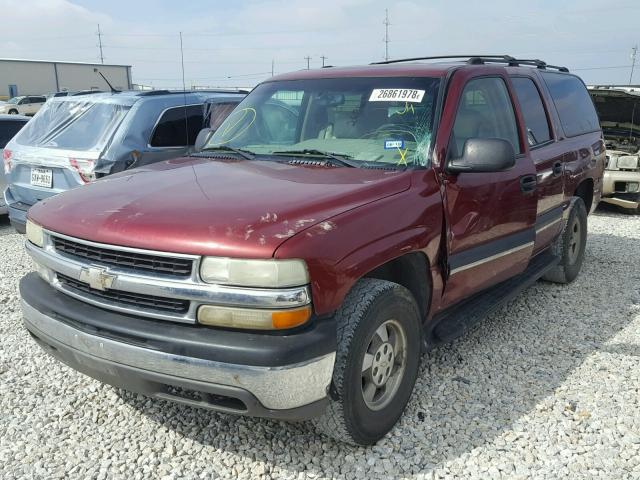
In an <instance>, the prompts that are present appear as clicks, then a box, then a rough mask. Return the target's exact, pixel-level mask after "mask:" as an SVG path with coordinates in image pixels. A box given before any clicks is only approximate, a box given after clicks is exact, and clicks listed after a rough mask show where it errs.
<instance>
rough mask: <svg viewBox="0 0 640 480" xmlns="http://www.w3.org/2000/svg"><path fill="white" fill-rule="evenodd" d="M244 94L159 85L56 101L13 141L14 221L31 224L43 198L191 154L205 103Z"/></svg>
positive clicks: (8, 158)
mask: <svg viewBox="0 0 640 480" xmlns="http://www.w3.org/2000/svg"><path fill="white" fill-rule="evenodd" d="M244 96H245V95H244V94H243V93H238V92H227V91H197V92H186V93H185V92H170V91H167V90H160V91H158V90H155V91H148V92H133V91H131V92H117V93H97V94H93V95H81V96H66V97H58V98H53V99H51V100H49V102H47V105H46V107H45V108H44V109H43V110H42V111H41V112H40V113H39V114H38V115H37V116H36V117H35V118H34V119H33V121H32V122H30V123H29V127H28V128H26V129H25V130H23V131H22V132H20V135H18V136H16V138H14V139H13V140H12V141H11V142H10V143H9V145H7V151H8V153H7V154H6V155H5V164H6V165H8V167H7V168H6V171H8V174H7V182H8V183H9V186H8V188H7V189H6V190H5V200H6V203H7V205H8V208H9V217H10V219H11V223H12V224H13V225H14V226H15V227H16V229H17V230H18V231H24V225H25V220H26V212H27V210H28V209H29V207H30V206H31V205H33V204H34V203H36V202H39V201H40V200H43V199H45V198H48V197H50V196H52V195H56V194H58V193H60V192H63V191H66V190H69V189H71V188H75V187H77V186H80V185H84V184H86V183H89V182H92V181H94V180H96V179H97V178H101V177H104V176H106V175H109V174H112V173H116V172H120V171H122V170H126V169H128V168H133V167H136V166H140V165H147V164H149V163H153V162H157V161H160V160H166V159H168V158H173V157H176V156H180V155H183V154H185V153H187V152H188V151H189V148H190V146H192V145H193V144H194V141H195V138H196V136H197V134H198V132H199V131H200V129H201V128H202V126H203V102H205V101H206V100H209V101H211V102H214V103H215V102H222V103H223V104H227V103H238V102H240V101H241V100H242V98H244ZM185 105H186V106H185ZM185 115H186V119H185Z"/></svg>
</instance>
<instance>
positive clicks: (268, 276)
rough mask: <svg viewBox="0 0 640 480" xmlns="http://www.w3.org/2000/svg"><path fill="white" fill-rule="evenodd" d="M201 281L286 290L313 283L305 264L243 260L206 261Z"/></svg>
mask: <svg viewBox="0 0 640 480" xmlns="http://www.w3.org/2000/svg"><path fill="white" fill-rule="evenodd" d="M200 277H201V278H202V281H204V282H207V283H219V284H222V285H237V286H242V287H259V288H283V287H297V286H300V285H306V284H307V283H309V273H308V272H307V265H306V264H305V263H304V261H302V260H242V259H236V258H221V257H204V258H203V259H202V264H201V266H200Z"/></svg>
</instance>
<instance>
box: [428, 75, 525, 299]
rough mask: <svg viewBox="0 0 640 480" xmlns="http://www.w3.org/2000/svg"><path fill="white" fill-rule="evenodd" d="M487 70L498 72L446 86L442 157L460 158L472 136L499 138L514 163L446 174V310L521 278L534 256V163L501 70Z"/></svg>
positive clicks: (459, 78)
mask: <svg viewBox="0 0 640 480" xmlns="http://www.w3.org/2000/svg"><path fill="white" fill-rule="evenodd" d="M474 70H475V69H474ZM487 70H488V71H490V72H495V73H492V74H487V73H484V74H480V73H479V74H474V73H473V72H471V73H470V72H469V71H468V70H466V71H462V72H460V73H457V74H455V75H454V77H453V79H452V81H451V85H450V88H449V94H448V100H447V105H445V112H444V114H443V123H442V126H441V128H442V129H447V125H446V124H447V122H448V118H452V120H451V124H450V126H449V130H448V131H450V132H451V134H450V137H449V139H448V146H447V154H446V155H447V158H455V157H456V156H459V155H460V154H461V152H462V149H463V148H464V143H465V141H466V140H468V139H469V138H502V139H505V140H508V141H509V142H511V143H512V145H513V147H514V151H515V152H516V163H515V166H514V167H513V168H511V169H509V170H507V171H503V172H493V173H470V172H467V173H459V174H448V173H447V172H446V169H443V185H444V194H445V218H446V222H447V250H448V278H447V281H446V285H445V299H444V303H445V304H447V305H451V304H454V303H456V302H457V301H459V300H461V299H463V298H465V297H467V296H469V295H472V294H473V293H475V292H478V291H480V290H483V289H485V288H488V287H490V286H492V285H494V284H496V283H499V282H501V281H503V280H505V279H507V278H509V277H511V276H514V275H516V274H518V273H521V272H522V271H524V270H525V269H526V267H527V265H528V263H529V259H530V257H531V254H532V252H533V245H534V239H535V229H534V225H535V218H536V205H537V198H536V194H535V185H536V178H535V172H536V171H535V166H534V164H533V161H532V160H531V157H530V155H529V150H528V148H527V145H526V142H525V141H524V130H523V128H522V122H521V121H520V120H519V109H518V106H517V104H516V103H515V102H514V100H515V94H514V93H513V91H512V89H511V87H510V83H509V79H508V77H507V75H506V71H505V69H504V68H497V67H496V68H487V69H483V71H484V72H486V71H487ZM452 102H453V103H454V105H450V104H451V103H452ZM447 110H448V112H447ZM445 131H447V130H445ZM438 141H440V137H439V138H438Z"/></svg>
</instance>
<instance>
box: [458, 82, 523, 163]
mask: <svg viewBox="0 0 640 480" xmlns="http://www.w3.org/2000/svg"><path fill="white" fill-rule="evenodd" d="M470 138H502V139H504V140H507V141H509V142H511V144H512V145H513V149H514V151H515V152H516V153H519V152H520V142H519V140H518V129H517V127H516V116H515V113H514V111H513V105H512V104H511V99H510V98H509V92H508V90H507V86H506V85H505V83H504V81H503V80H502V79H501V78H498V77H487V78H478V79H475V80H470V81H469V83H467V85H466V86H465V87H464V91H463V92H462V97H461V100H460V105H459V106H458V112H457V113H456V121H455V123H454V125H453V135H452V139H451V140H452V141H451V145H450V148H449V155H450V156H452V157H459V156H460V155H462V151H463V150H464V144H465V142H466V141H467V140H468V139H470Z"/></svg>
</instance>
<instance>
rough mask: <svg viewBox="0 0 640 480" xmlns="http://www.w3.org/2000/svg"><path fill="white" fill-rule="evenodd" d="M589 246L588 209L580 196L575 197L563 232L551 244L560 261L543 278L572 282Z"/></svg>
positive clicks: (556, 281) (552, 280)
mask: <svg viewBox="0 0 640 480" xmlns="http://www.w3.org/2000/svg"><path fill="white" fill-rule="evenodd" d="M586 246H587V209H586V208H585V206H584V202H583V201H582V199H581V198H580V197H573V198H572V199H571V203H570V205H569V216H568V218H567V222H566V223H565V225H564V228H563V229H562V233H561V234H560V236H559V237H558V238H557V239H556V241H555V242H554V243H553V245H552V246H551V251H552V253H553V254H554V255H556V256H558V257H559V258H560V263H558V265H556V266H555V267H554V268H553V269H552V270H550V271H549V272H547V273H546V274H545V275H544V276H543V277H542V278H543V279H544V280H547V281H549V282H555V283H570V282H573V281H574V280H575V278H576V277H577V276H578V273H580V268H581V267H582V262H583V261H584V251H585V248H586Z"/></svg>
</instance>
